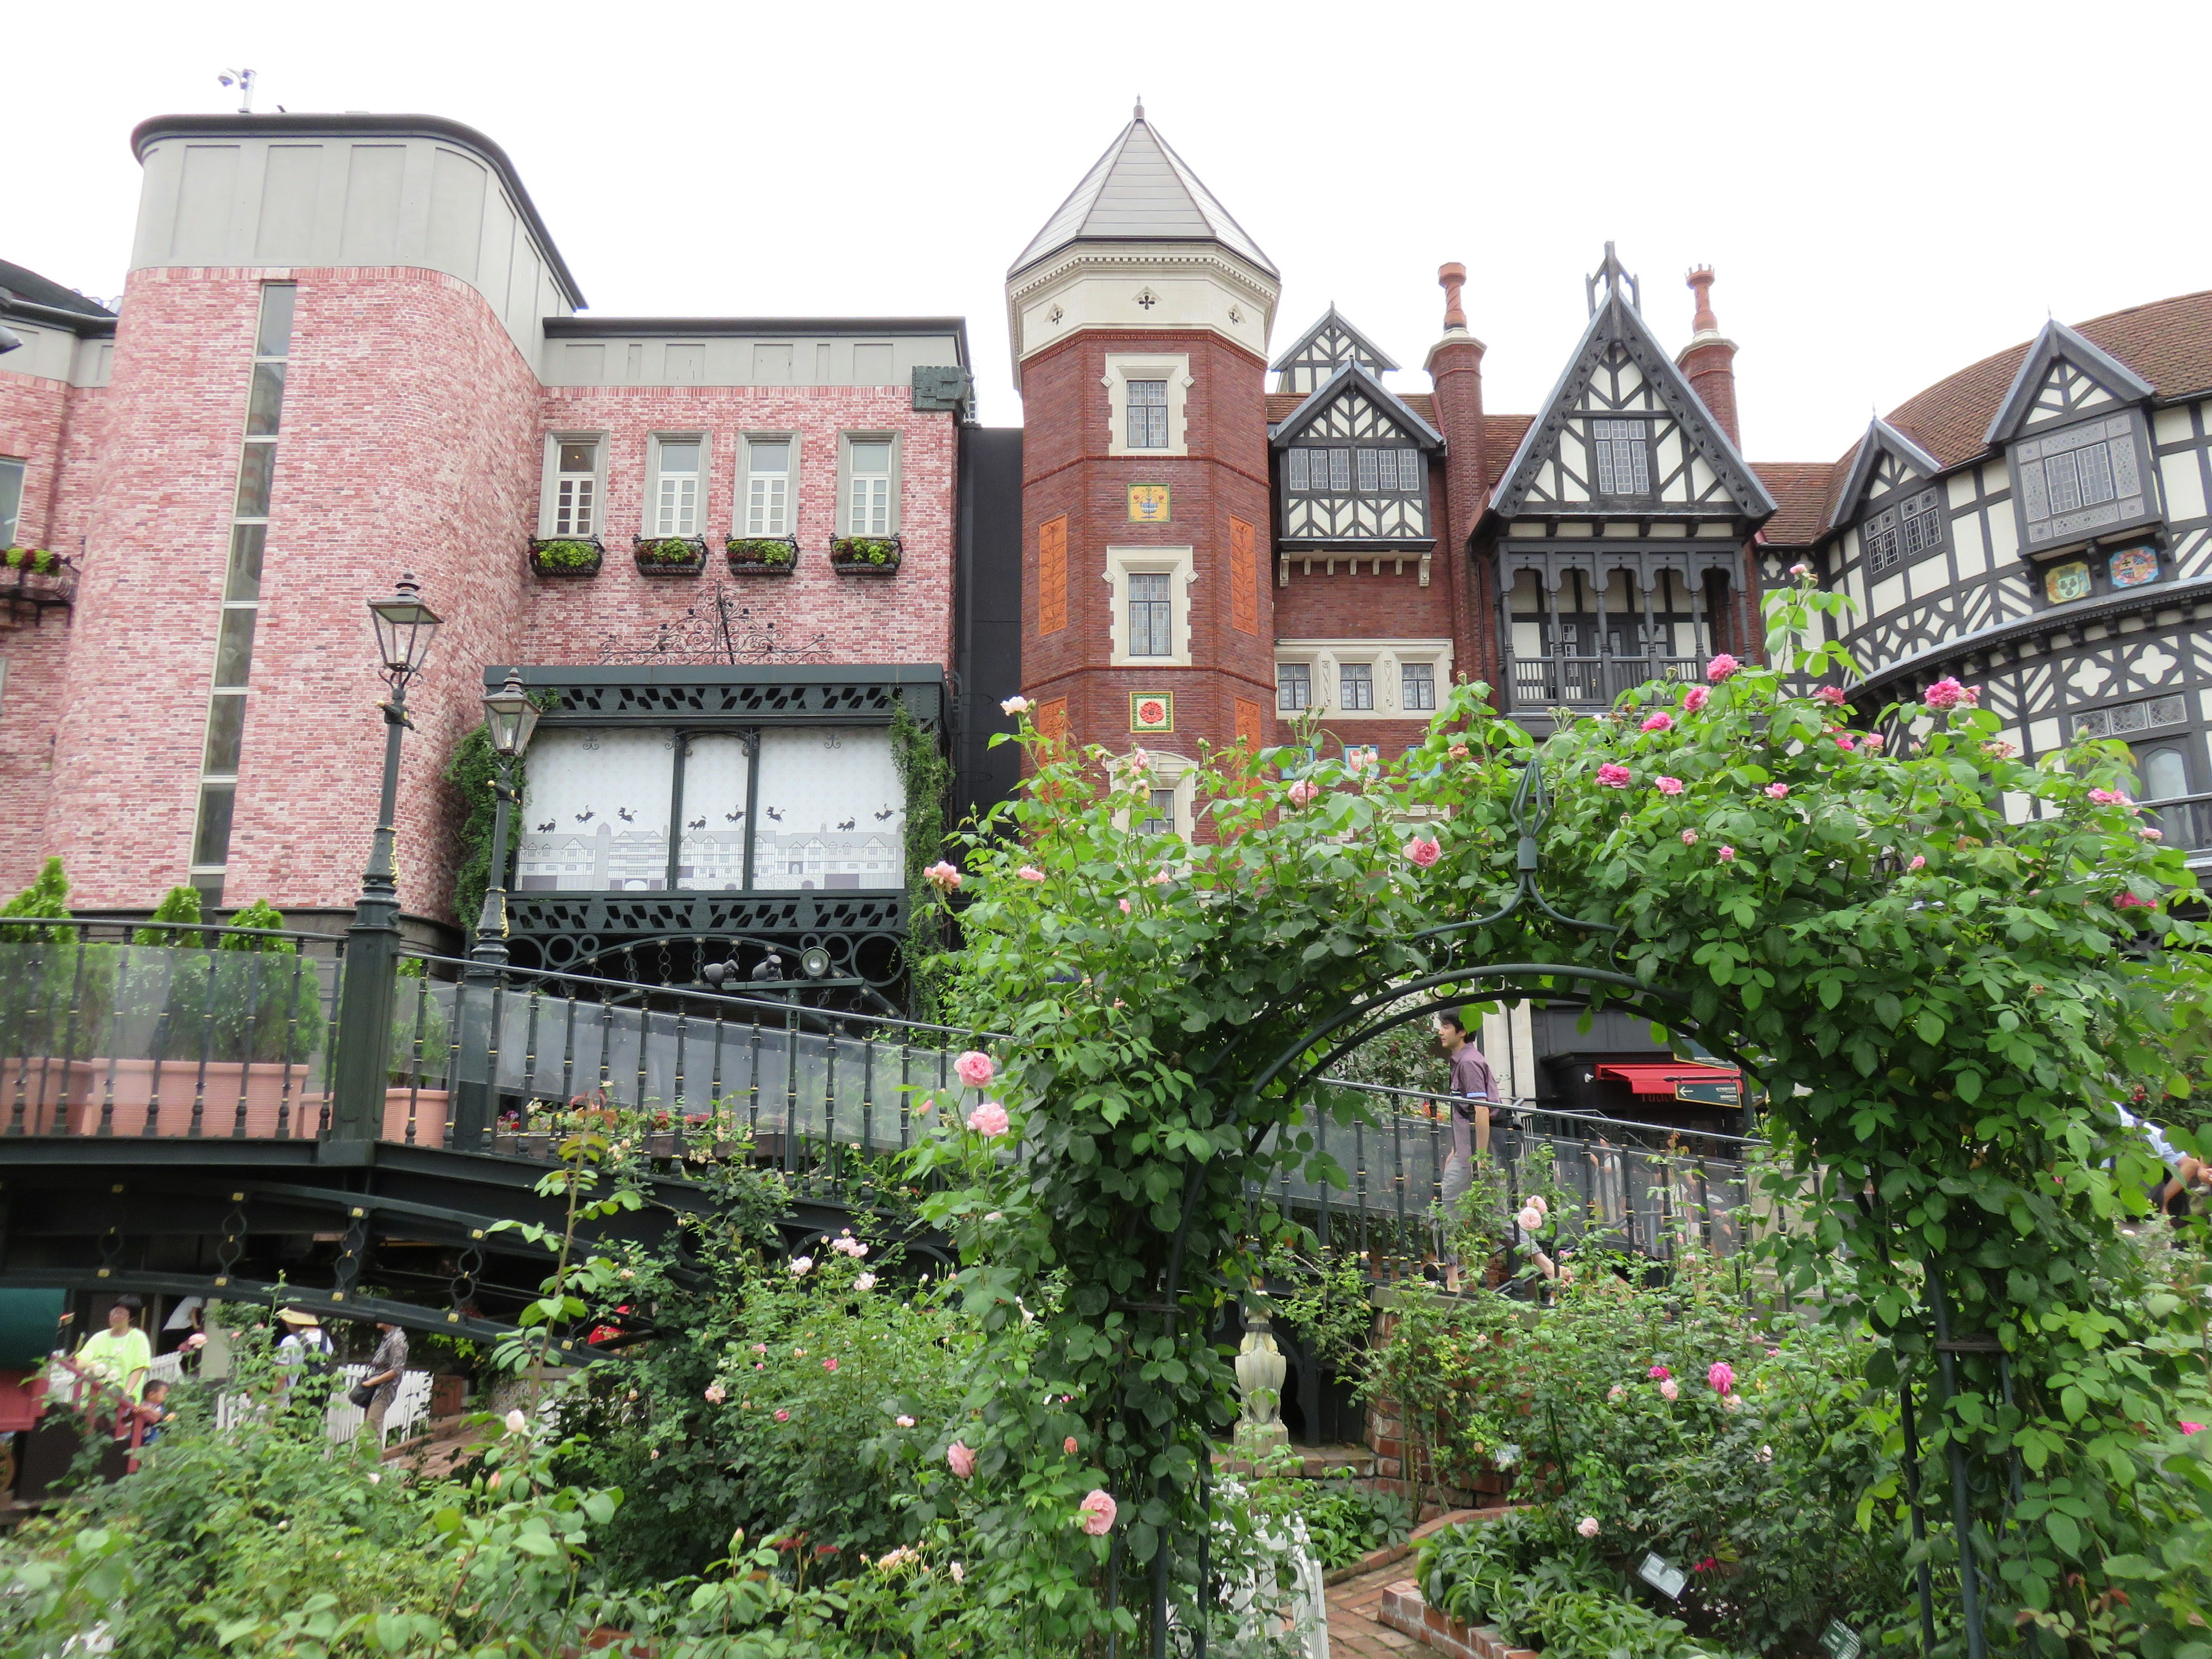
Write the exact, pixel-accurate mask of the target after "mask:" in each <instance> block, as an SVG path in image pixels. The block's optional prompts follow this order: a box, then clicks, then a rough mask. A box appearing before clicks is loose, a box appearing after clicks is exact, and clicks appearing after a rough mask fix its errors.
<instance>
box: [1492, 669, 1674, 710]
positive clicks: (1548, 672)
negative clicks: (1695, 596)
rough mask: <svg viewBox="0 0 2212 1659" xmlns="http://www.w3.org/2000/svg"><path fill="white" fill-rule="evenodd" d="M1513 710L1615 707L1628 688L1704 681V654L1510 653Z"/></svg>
mask: <svg viewBox="0 0 2212 1659" xmlns="http://www.w3.org/2000/svg"><path fill="white" fill-rule="evenodd" d="M1505 660H1506V684H1507V686H1508V688H1509V691H1508V695H1509V696H1510V697H1511V698H1512V704H1511V708H1510V712H1511V713H1514V714H1541V713H1542V712H1543V711H1544V710H1546V709H1547V708H1611V707H1613V704H1614V703H1615V702H1618V701H1619V700H1620V696H1621V694H1622V693H1623V692H1626V691H1632V690H1635V689H1636V688H1637V687H1638V686H1639V685H1648V684H1650V683H1651V682H1652V681H1654V680H1658V681H1663V682H1667V683H1669V684H1680V683H1692V682H1694V683H1696V684H1704V683H1705V664H1706V663H1707V662H1708V661H1710V660H1711V659H1710V658H1705V657H1658V656H1653V657H1614V656H1599V657H1508V658H1507V659H1505Z"/></svg>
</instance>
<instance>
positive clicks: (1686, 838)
mask: <svg viewBox="0 0 2212 1659" xmlns="http://www.w3.org/2000/svg"><path fill="white" fill-rule="evenodd" d="M1697 844H1698V832H1697V831H1696V830H1694V829H1685V830H1684V831H1682V845H1683V846H1685V847H1695V846H1696V845H1697Z"/></svg>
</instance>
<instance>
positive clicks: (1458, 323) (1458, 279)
mask: <svg viewBox="0 0 2212 1659" xmlns="http://www.w3.org/2000/svg"><path fill="white" fill-rule="evenodd" d="M1437 285H1438V286H1439V287H1441V288H1442V289H1443V291H1444V331H1445V332H1446V333H1449V332H1450V331H1452V330H1454V329H1460V330H1464V329H1465V328H1466V327H1467V313H1466V312H1465V311H1463V310H1462V309H1461V307H1460V302H1459V291H1460V289H1462V288H1465V287H1466V286H1467V267H1466V266H1465V265H1463V264H1460V262H1459V261H1458V260H1456V259H1455V260H1453V261H1452V262H1451V263H1450V264H1448V265H1438V266H1437Z"/></svg>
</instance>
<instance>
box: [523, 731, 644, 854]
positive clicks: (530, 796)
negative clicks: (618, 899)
mask: <svg viewBox="0 0 2212 1659" xmlns="http://www.w3.org/2000/svg"><path fill="white" fill-rule="evenodd" d="M524 770H525V781H524V784H523V797H522V821H523V824H524V829H523V832H522V836H521V841H520V850H519V854H518V856H517V860H516V863H515V885H516V887H517V888H519V889H520V890H522V891H524V892H564V893H565V892H644V891H648V890H658V889H659V888H661V887H664V886H665V885H666V884H667V880H668V809H669V805H670V803H671V799H672V797H673V794H674V789H675V781H676V740H675V737H674V734H673V733H671V732H657V731H646V732H599V731H581V732H540V733H539V734H538V740H537V741H536V742H535V743H533V744H531V746H530V753H529V755H528V756H527V757H526V759H525V761H524Z"/></svg>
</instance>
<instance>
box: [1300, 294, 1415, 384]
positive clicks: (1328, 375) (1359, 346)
mask: <svg viewBox="0 0 2212 1659" xmlns="http://www.w3.org/2000/svg"><path fill="white" fill-rule="evenodd" d="M1346 365H1352V366H1356V367H1358V368H1363V369H1364V370H1366V371H1367V373H1368V374H1370V375H1376V376H1380V375H1382V374H1386V373H1388V372H1389V370H1391V369H1394V368H1397V367H1398V365H1397V364H1396V363H1395V362H1392V361H1391V360H1390V357H1389V354H1388V353H1387V352H1385V351H1384V350H1383V349H1382V348H1381V347H1380V346H1378V345H1376V343H1374V342H1373V341H1372V340H1370V339H1369V338H1368V337H1366V336H1365V335H1364V334H1362V333H1361V332H1360V331H1358V329H1356V328H1354V327H1353V326H1352V325H1351V324H1350V323H1348V322H1346V320H1345V319H1344V317H1343V314H1342V313H1340V312H1339V311H1338V310H1337V308H1336V307H1334V305H1332V306H1330V307H1329V308H1328V310H1327V311H1325V312H1323V313H1322V315H1321V319H1320V321H1318V322H1316V324H1315V325H1313V326H1312V327H1311V328H1310V329H1308V330H1307V331H1305V332H1304V334H1302V335H1300V336H1299V337H1297V339H1296V340H1295V341H1293V342H1292V343H1291V344H1290V346H1289V347H1287V348H1286V349H1285V350H1284V352H1283V355H1282V356H1279V357H1278V358H1276V359H1275V361H1274V362H1273V363H1272V364H1270V365H1269V367H1270V368H1272V369H1273V371H1274V374H1275V390H1276V391H1278V392H1296V393H1297V394H1298V395H1299V396H1300V397H1304V396H1306V395H1307V394H1308V393H1310V392H1317V391H1319V390H1320V389H1321V388H1322V386H1327V385H1328V383H1329V382H1330V381H1331V380H1334V379H1335V378H1336V374H1337V371H1338V370H1339V369H1341V368H1345V367H1346Z"/></svg>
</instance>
